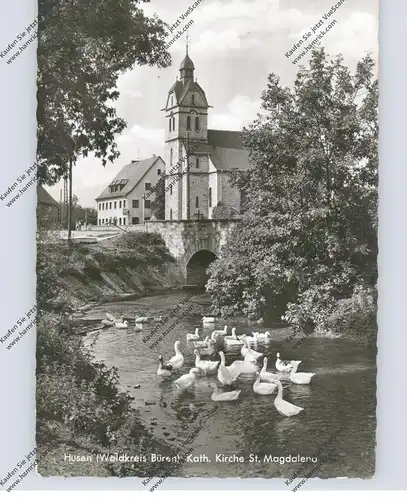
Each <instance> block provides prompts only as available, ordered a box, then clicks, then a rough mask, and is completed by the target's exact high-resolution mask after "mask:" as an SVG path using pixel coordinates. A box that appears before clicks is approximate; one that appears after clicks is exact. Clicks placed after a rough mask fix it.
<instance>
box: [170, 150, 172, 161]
mask: <svg viewBox="0 0 407 500" xmlns="http://www.w3.org/2000/svg"><path fill="white" fill-rule="evenodd" d="M170 165H172V148H171V149H170Z"/></svg>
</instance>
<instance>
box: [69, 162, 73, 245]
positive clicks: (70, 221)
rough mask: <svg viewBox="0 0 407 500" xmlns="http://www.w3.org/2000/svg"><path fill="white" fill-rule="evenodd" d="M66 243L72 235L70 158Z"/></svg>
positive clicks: (70, 163) (70, 167) (70, 165)
mask: <svg viewBox="0 0 407 500" xmlns="http://www.w3.org/2000/svg"><path fill="white" fill-rule="evenodd" d="M68 185H69V186H68V242H69V243H70V242H71V235H72V229H71V225H72V156H71V157H70V158H69V170H68Z"/></svg>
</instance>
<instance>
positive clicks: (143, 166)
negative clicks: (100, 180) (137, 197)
mask: <svg viewBox="0 0 407 500" xmlns="http://www.w3.org/2000/svg"><path fill="white" fill-rule="evenodd" d="M159 159H160V160H161V161H162V159H161V156H153V157H151V158H147V159H145V160H137V161H133V162H132V163H129V164H128V165H125V166H124V167H123V168H122V169H121V170H120V172H119V173H118V174H117V175H116V177H115V178H114V179H113V180H112V181H111V182H110V183H109V185H108V186H106V188H105V189H104V190H103V192H102V194H101V195H100V196H98V197H97V198H96V200H104V199H107V198H109V199H111V198H123V196H127V195H128V194H129V193H130V191H132V190H133V189H134V188H135V187H136V186H137V184H138V183H139V182H140V181H141V179H142V178H143V177H144V175H145V174H146V173H147V172H148V170H149V169H150V168H151V167H152V166H153V165H154V164H155V162H156V161H158V160H159ZM113 184H124V187H123V189H122V190H121V191H116V192H115V193H111V192H110V190H109V186H111V185H113Z"/></svg>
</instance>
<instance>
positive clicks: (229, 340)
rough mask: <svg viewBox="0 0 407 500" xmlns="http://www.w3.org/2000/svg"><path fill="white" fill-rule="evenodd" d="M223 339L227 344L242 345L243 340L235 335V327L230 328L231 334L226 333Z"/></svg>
mask: <svg viewBox="0 0 407 500" xmlns="http://www.w3.org/2000/svg"><path fill="white" fill-rule="evenodd" d="M224 339H225V344H226V345H227V346H234V345H242V344H243V340H239V339H238V338H237V336H236V328H234V327H233V328H232V335H228V336H226V337H224Z"/></svg>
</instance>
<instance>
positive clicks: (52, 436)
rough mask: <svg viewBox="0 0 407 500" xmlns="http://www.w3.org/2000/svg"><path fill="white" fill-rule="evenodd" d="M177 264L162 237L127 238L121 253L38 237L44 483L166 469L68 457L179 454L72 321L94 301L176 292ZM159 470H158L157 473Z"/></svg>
mask: <svg viewBox="0 0 407 500" xmlns="http://www.w3.org/2000/svg"><path fill="white" fill-rule="evenodd" d="M173 264H174V263H173V258H172V257H171V255H170V254H169V253H168V250H167V249H166V247H165V245H164V242H163V241H162V240H161V238H159V237H158V236H156V235H145V234H131V235H130V234H129V235H123V236H122V238H120V240H118V241H117V242H116V245H110V247H109V246H105V247H103V246H99V247H92V248H91V247H81V246H75V245H68V244H67V243H65V242H62V241H58V240H55V239H53V238H52V237H50V235H49V233H47V232H46V231H42V230H41V228H40V229H39V231H38V244H37V276H38V282H37V283H38V285H37V295H38V310H39V314H38V321H37V448H38V452H37V456H40V457H41V456H42V455H43V454H44V455H45V456H44V458H43V459H42V460H41V461H40V463H39V472H40V474H43V475H61V474H62V475H65V476H69V475H72V476H76V475H97V476H111V475H115V476H134V475H135V476H140V477H146V476H151V475H154V474H159V473H161V474H162V472H163V465H162V464H160V465H159V471H160V472H159V471H158V468H157V470H155V464H150V463H143V462H136V463H129V462H104V463H98V462H96V460H93V461H92V462H71V461H69V460H68V461H67V460H66V456H68V455H82V456H83V455H90V456H93V457H95V456H96V455H97V454H115V453H119V454H120V453H124V452H125V453H127V454H129V455H143V454H148V453H149V452H151V451H152V450H155V451H157V452H158V453H162V454H164V455H166V454H172V453H173V450H170V449H169V448H168V445H166V444H164V443H162V442H160V441H159V440H157V439H156V438H154V437H153V435H152V434H151V433H150V431H149V430H148V429H147V428H146V427H145V425H144V423H143V422H142V421H141V419H140V416H139V413H138V412H137V411H136V410H134V409H133V408H132V406H131V401H132V399H131V397H130V396H129V395H128V394H127V393H125V392H122V391H120V390H119V389H118V375H117V371H116V370H115V369H108V368H107V367H106V365H105V364H104V363H96V362H95V360H94V359H93V357H92V354H91V353H90V352H89V351H87V350H85V349H83V346H82V341H81V338H80V337H78V335H76V332H75V327H73V326H72V324H71V322H70V321H69V319H68V315H67V314H66V313H67V312H68V311H70V310H75V309H77V308H78V307H79V306H80V305H81V304H83V302H85V301H87V300H94V301H98V300H100V299H105V298H106V297H109V296H114V295H115V294H118V293H123V292H139V293H140V294H142V293H143V291H145V290H147V289H149V288H152V287H159V286H163V288H165V287H166V286H169V284H170V279H169V278H168V276H171V272H173V273H174V274H175V275H176V271H174V270H173V269H171V266H173ZM157 467H158V466H157Z"/></svg>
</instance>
